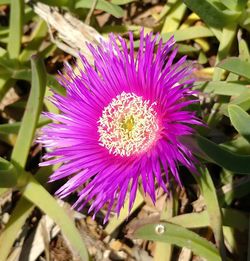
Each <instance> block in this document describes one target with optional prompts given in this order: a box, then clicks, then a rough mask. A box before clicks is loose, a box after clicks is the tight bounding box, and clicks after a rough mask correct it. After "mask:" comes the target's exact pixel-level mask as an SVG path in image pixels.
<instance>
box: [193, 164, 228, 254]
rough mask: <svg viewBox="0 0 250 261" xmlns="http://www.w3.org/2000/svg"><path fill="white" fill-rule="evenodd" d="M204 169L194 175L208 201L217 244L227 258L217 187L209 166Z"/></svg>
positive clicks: (210, 222) (207, 206)
mask: <svg viewBox="0 0 250 261" xmlns="http://www.w3.org/2000/svg"><path fill="white" fill-rule="evenodd" d="M203 169H204V168H203ZM203 169H201V168H200V172H201V175H199V176H198V175H194V178H195V179H196V181H197V183H198V184H199V186H200V189H201V193H202V195H203V197H204V201H205V203H206V208H207V212H208V217H209V224H210V226H211V228H212V230H213V233H214V238H215V242H216V245H217V247H218V248H219V250H220V254H221V256H222V257H223V259H226V249H225V246H224V237H223V231H222V216H221V210H220V206H219V202H218V198H217V194H216V189H215V187H214V183H213V180H212V178H211V176H210V173H209V172H208V170H207V168H205V169H204V170H203Z"/></svg>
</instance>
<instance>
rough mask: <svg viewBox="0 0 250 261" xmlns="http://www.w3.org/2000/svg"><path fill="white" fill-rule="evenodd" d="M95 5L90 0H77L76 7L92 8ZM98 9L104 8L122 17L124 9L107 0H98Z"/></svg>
mask: <svg viewBox="0 0 250 261" xmlns="http://www.w3.org/2000/svg"><path fill="white" fill-rule="evenodd" d="M92 5H93V2H92V1H89V0H77V1H76V3H75V8H91V7H92ZM95 8H96V9H100V10H103V11H105V12H107V13H109V14H112V15H113V16H115V17H117V18H120V17H122V16H123V9H122V8H121V7H120V6H117V5H115V4H112V3H110V2H108V1H106V0H98V1H97V3H96V6H95Z"/></svg>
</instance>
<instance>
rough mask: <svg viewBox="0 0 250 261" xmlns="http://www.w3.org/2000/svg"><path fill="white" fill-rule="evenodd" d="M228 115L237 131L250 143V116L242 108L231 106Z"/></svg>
mask: <svg viewBox="0 0 250 261" xmlns="http://www.w3.org/2000/svg"><path fill="white" fill-rule="evenodd" d="M228 113H229V117H230V120H231V122H232V124H233V126H234V127H235V129H236V130H237V131H238V132H239V133H240V134H241V135H242V136H243V137H244V138H245V139H246V140H248V142H250V116H249V114H248V113H247V112H245V111H244V110H243V109H242V108H241V107H239V106H237V105H233V104H231V105H229V106H228Z"/></svg>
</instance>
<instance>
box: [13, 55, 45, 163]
mask: <svg viewBox="0 0 250 261" xmlns="http://www.w3.org/2000/svg"><path fill="white" fill-rule="evenodd" d="M31 66H32V84H31V86H32V87H31V92H30V95H29V99H28V102H27V105H26V110H25V113H24V116H23V119H22V124H21V127H20V130H19V133H18V137H17V141H16V144H15V146H14V148H13V151H12V155H11V161H12V162H14V163H15V164H16V165H17V166H18V167H21V168H25V164H26V160H27V157H28V153H29V150H30V146H31V143H32V141H33V137H34V133H35V129H36V126H37V121H38V118H39V115H40V113H41V110H42V105H43V97H44V93H45V87H46V72H45V67H44V64H43V61H42V60H41V59H39V58H38V57H35V56H33V58H32V59H31Z"/></svg>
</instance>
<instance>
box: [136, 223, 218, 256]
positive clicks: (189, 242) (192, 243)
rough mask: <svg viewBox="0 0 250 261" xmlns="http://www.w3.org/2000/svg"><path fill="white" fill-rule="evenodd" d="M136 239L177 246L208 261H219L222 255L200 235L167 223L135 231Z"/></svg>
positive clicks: (146, 226) (150, 225)
mask: <svg viewBox="0 0 250 261" xmlns="http://www.w3.org/2000/svg"><path fill="white" fill-rule="evenodd" d="M134 235H135V237H136V238H141V239H146V240H153V241H159V242H166V243H170V244H175V245H177V246H179V247H186V248H188V249H191V250H192V251H193V252H194V254H196V255H199V256H201V257H204V258H206V259H207V260H213V261H219V260H221V258H220V255H219V253H218V250H217V249H216V247H215V246H214V245H213V244H212V243H210V242H208V241H207V240H206V239H205V238H202V237H200V236H199V235H198V234H196V233H194V232H192V231H190V230H188V229H186V228H184V227H181V226H178V225H174V224H171V223H167V222H161V223H158V224H148V225H145V226H143V227H140V228H139V229H137V230H136V231H135V234H134Z"/></svg>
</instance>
